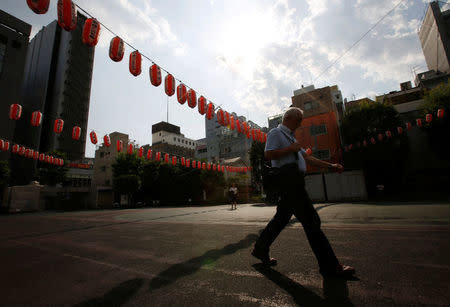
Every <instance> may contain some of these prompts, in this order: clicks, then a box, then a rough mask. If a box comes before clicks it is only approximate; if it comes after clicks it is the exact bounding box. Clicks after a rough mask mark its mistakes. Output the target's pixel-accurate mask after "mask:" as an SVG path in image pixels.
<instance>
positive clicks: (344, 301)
mask: <svg viewBox="0 0 450 307" xmlns="http://www.w3.org/2000/svg"><path fill="white" fill-rule="evenodd" d="M253 267H254V268H255V270H257V271H258V272H260V273H261V274H263V275H264V276H265V277H266V278H267V279H269V280H271V281H272V282H274V283H275V284H276V285H277V286H279V287H280V288H282V289H284V290H285V291H286V292H288V293H289V294H290V295H291V296H292V298H293V299H294V302H295V303H296V304H297V305H299V306H349V307H350V306H354V305H353V304H352V302H351V301H350V300H349V298H348V287H347V280H345V279H341V278H324V280H323V295H324V297H325V299H324V298H322V297H320V296H319V295H317V294H315V293H314V292H312V291H311V290H309V289H307V288H305V287H303V286H302V285H300V284H299V283H297V282H295V281H293V280H292V279H290V278H289V277H287V276H285V275H283V274H281V273H280V272H278V271H276V270H274V269H272V268H271V267H269V266H266V265H264V264H262V263H257V264H254V265H253ZM355 280H357V279H356V278H355Z"/></svg>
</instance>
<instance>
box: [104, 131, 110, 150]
mask: <svg viewBox="0 0 450 307" xmlns="http://www.w3.org/2000/svg"><path fill="white" fill-rule="evenodd" d="M103 144H105V146H106V147H109V146H111V139H110V138H109V135H107V134H105V136H104V137H103Z"/></svg>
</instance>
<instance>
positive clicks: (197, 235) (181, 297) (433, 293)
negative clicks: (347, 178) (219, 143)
mask: <svg viewBox="0 0 450 307" xmlns="http://www.w3.org/2000/svg"><path fill="white" fill-rule="evenodd" d="M316 208H317V210H318V211H319V214H320V216H321V218H322V221H323V229H324V231H325V233H326V234H327V236H328V238H329V240H330V242H331V244H332V246H333V248H334V249H335V251H336V254H337V255H338V258H339V259H340V260H341V261H342V262H343V263H348V264H352V265H354V266H355V267H356V268H357V277H358V279H359V280H352V281H344V280H333V279H330V280H328V279H327V280H323V279H322V278H321V276H320V275H319V273H318V270H317V264H316V261H315V259H314V257H313V255H312V252H311V249H310V247H309V246H308V244H307V241H306V238H305V235H304V233H303V231H302V230H301V226H300V225H299V224H298V223H295V220H292V223H291V224H290V226H289V227H288V228H287V229H285V230H284V231H283V232H282V233H281V235H280V237H279V238H278V239H277V241H276V242H275V243H274V245H273V248H272V255H273V256H274V257H276V258H278V260H279V264H278V266H276V267H275V268H274V269H266V268H264V267H261V266H260V265H258V262H257V261H255V259H253V258H252V257H251V256H250V251H251V248H252V244H253V243H254V241H255V240H256V238H257V236H258V233H259V231H260V230H261V229H262V227H264V225H265V223H266V222H267V221H268V219H270V217H271V216H272V215H273V213H274V210H275V208H274V207H266V206H260V205H241V206H239V208H238V210H235V211H230V210H229V207H228V206H215V207H193V208H145V209H128V210H104V211H84V212H67V213H56V212H43V213H34V214H18V215H8V216H0V260H1V264H0V289H1V303H2V306H36V305H53V306H55V305H57V306H60V305H69V306H70V305H77V306H120V305H128V306H296V305H300V306H325V305H328V306H342V305H343V306H448V305H449V302H450V257H449V256H448V255H449V254H450V244H449V241H450V240H449V239H450V204H424V203H416V204H395V203H391V204H387V203H384V204H363V203H359V204H331V205H328V204H327V205H321V204H319V205H317V206H316Z"/></svg>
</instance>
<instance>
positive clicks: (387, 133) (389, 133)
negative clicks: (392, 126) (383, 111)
mask: <svg viewBox="0 0 450 307" xmlns="http://www.w3.org/2000/svg"><path fill="white" fill-rule="evenodd" d="M386 136H387V138H388V139H390V138H391V137H392V133H391V131H390V130H388V131H386Z"/></svg>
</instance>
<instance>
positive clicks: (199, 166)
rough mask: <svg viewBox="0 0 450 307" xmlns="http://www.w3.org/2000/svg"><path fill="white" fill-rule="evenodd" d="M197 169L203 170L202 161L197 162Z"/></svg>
mask: <svg viewBox="0 0 450 307" xmlns="http://www.w3.org/2000/svg"><path fill="white" fill-rule="evenodd" d="M197 168H198V169H201V168H202V163H201V162H200V161H197Z"/></svg>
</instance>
